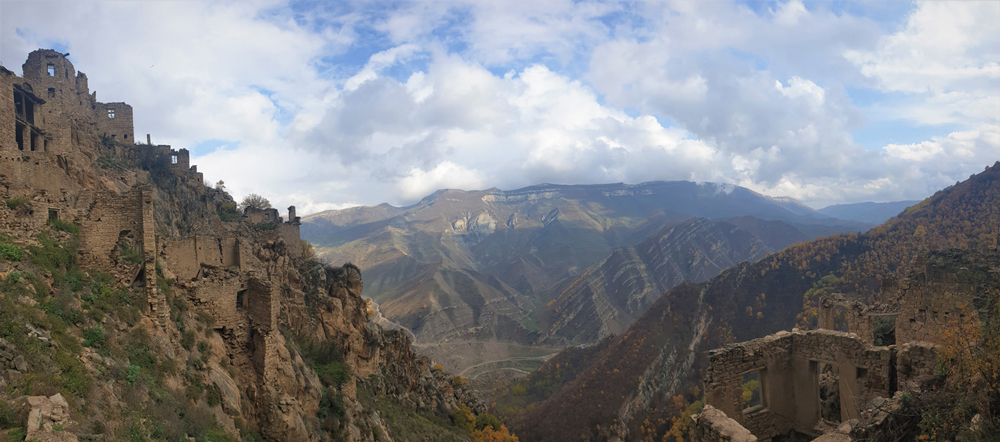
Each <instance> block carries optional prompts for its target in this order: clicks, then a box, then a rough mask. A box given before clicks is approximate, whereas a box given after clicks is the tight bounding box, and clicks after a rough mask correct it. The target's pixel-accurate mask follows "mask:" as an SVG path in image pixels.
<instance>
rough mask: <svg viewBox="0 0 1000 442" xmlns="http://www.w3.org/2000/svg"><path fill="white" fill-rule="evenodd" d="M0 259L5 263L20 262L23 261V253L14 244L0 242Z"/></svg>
mask: <svg viewBox="0 0 1000 442" xmlns="http://www.w3.org/2000/svg"><path fill="white" fill-rule="evenodd" d="M0 258H3V259H5V260H7V261H20V260H22V259H24V251H23V250H21V248H20V247H18V246H16V245H14V244H9V243H2V242H0Z"/></svg>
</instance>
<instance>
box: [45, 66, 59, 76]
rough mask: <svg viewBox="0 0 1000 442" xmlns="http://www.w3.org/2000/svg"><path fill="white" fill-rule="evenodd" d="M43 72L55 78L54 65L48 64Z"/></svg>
mask: <svg viewBox="0 0 1000 442" xmlns="http://www.w3.org/2000/svg"><path fill="white" fill-rule="evenodd" d="M45 71H46V72H48V73H49V76H50V77H55V75H56V65H54V64H52V63H49V64H48V66H46V67H45Z"/></svg>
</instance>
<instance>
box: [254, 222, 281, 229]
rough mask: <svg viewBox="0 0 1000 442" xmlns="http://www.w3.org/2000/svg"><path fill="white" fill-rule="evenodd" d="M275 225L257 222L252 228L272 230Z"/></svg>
mask: <svg viewBox="0 0 1000 442" xmlns="http://www.w3.org/2000/svg"><path fill="white" fill-rule="evenodd" d="M277 227H278V226H276V225H274V224H273V223H259V224H254V225H253V228H255V229H257V230H274V229H276V228H277Z"/></svg>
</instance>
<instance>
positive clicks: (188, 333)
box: [181, 329, 195, 350]
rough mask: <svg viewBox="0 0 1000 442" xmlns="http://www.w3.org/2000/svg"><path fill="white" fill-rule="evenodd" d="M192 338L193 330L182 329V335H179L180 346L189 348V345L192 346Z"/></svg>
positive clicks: (193, 336) (193, 337)
mask: <svg viewBox="0 0 1000 442" xmlns="http://www.w3.org/2000/svg"><path fill="white" fill-rule="evenodd" d="M194 339H195V335H194V330H191V329H188V330H184V335H183V336H181V347H184V349H185V350H191V347H194Z"/></svg>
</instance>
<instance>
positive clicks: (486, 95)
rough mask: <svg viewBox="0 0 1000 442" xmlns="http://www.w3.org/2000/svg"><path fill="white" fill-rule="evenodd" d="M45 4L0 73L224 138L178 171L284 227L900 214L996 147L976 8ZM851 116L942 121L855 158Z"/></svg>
mask: <svg viewBox="0 0 1000 442" xmlns="http://www.w3.org/2000/svg"><path fill="white" fill-rule="evenodd" d="M46 4H47V3H42V2H34V3H31V2H26V3H21V2H2V3H0V8H2V12H3V14H0V25H2V26H0V29H2V31H0V60H3V61H4V63H5V65H6V66H7V67H8V68H10V69H14V70H18V69H16V67H17V66H19V65H20V62H21V61H22V60H23V59H24V56H25V55H26V54H27V52H29V51H30V50H33V49H35V48H36V47H51V46H53V45H65V46H66V47H68V50H69V51H70V52H71V54H72V55H71V60H72V61H73V62H74V64H75V65H76V66H77V68H78V69H80V70H82V71H84V72H86V73H87V74H88V75H89V78H90V86H91V89H92V90H96V91H97V92H98V98H99V99H100V100H102V101H126V102H129V103H131V104H132V105H133V106H134V107H135V110H136V114H135V115H136V132H137V133H151V134H153V139H154V141H156V142H159V143H168V144H173V145H175V147H187V148H191V147H193V146H196V145H198V144H199V143H202V142H205V141H207V140H223V143H224V144H226V147H224V148H219V149H217V150H216V151H214V152H196V155H195V157H194V158H193V160H194V162H195V163H196V164H198V165H199V170H201V171H203V172H205V174H206V176H207V177H209V178H210V179H211V180H213V181H214V180H218V179H224V180H225V181H226V183H227V184H228V186H229V188H230V189H231V190H232V191H233V193H234V194H235V195H237V196H242V195H245V194H247V193H251V192H253V193H259V194H262V195H264V196H266V197H268V198H270V199H271V200H272V202H273V203H275V204H276V205H277V206H278V207H284V206H285V205H288V204H295V205H296V206H298V207H299V211H300V213H303V214H306V213H309V212H311V211H315V210H323V209H326V208H338V207H345V206H349V205H354V204H378V203H381V202H384V201H387V202H390V203H394V204H405V203H409V202H412V201H414V200H416V199H419V198H420V197H422V196H425V195H426V194H428V193H430V192H432V191H434V190H436V189H437V188H438V187H456V188H485V187H494V186H495V187H501V188H508V189H509V188H516V187H520V186H526V185H531V184H537V183H539V182H561V183H604V182H617V181H625V182H632V183H635V182H641V181H649V180H673V179H687V180H695V181H722V182H729V183H736V184H740V185H744V186H747V187H750V188H752V189H754V190H757V191H760V192H763V193H767V194H771V195H776V196H777V195H790V196H793V197H796V198H800V199H803V200H805V201H807V202H809V203H811V204H813V205H817V206H819V205H825V204H828V203H836V202H845V201H848V202H849V201H859V200H882V201H885V200H898V199H903V198H921V197H923V196H926V195H929V194H930V193H932V192H933V190H935V189H937V188H940V187H943V186H945V185H948V184H951V183H953V182H954V181H956V180H959V179H963V178H965V177H967V176H968V174H970V173H973V172H976V171H978V170H981V169H979V168H980V167H983V166H984V165H986V164H987V163H991V162H992V161H995V160H996V158H997V153H998V152H1000V129H998V128H1000V121H998V118H1000V82H998V79H1000V68H998V65H997V60H1000V53H998V51H1000V28H998V27H997V26H996V25H995V23H997V22H998V21H1000V3H996V2H928V3H919V4H916V5H914V6H913V7H912V11H910V12H909V13H908V14H906V15H905V16H902V17H899V18H898V19H897V20H895V21H888V22H886V21H882V22H878V21H877V20H876V19H875V18H871V17H866V16H864V14H865V11H867V10H868V9H866V8H869V7H871V6H870V5H867V4H856V5H852V6H853V7H852V8H851V9H852V10H853V11H854V13H846V12H842V11H832V10H830V9H831V8H834V7H836V5H835V4H826V3H814V2H810V3H803V2H801V1H799V0H790V1H784V2H777V3H775V4H773V5H751V6H755V8H756V9H751V8H750V7H749V6H747V5H745V4H742V3H737V2H733V3H730V2H728V1H718V2H655V1H648V2H646V1H640V2H589V1H584V2H577V1H570V0H555V1H547V2H536V1H504V2H476V1H455V2H436V1H429V2H404V3H401V4H393V5H387V4H384V3H378V2H376V3H370V2H346V3H335V2H330V3H325V2H320V3H295V4H288V3H286V2H284V1H280V0H267V1H254V2H189V1H177V2H173V1H161V2H128V1H125V2H87V1H82V2H75V3H66V4H60V5H61V7H60V8H57V9H53V8H46V7H45V5H46ZM883 12H884V11H879V13H878V14H872V17H879V16H881V15H880V14H883ZM858 14H860V15H858ZM886 29H888V30H891V31H889V32H886V31H884V30H886ZM123 36H127V38H123ZM13 61H16V63H14V62H13ZM858 91H861V95H863V96H865V95H866V94H867V95H870V96H873V97H875V98H874V99H873V100H874V102H872V103H865V104H863V105H859V104H856V103H855V102H854V101H853V100H854V99H856V96H857V94H858ZM872 91H876V92H874V93H873V92H872ZM866 121H867V124H869V125H872V124H882V123H884V122H899V121H907V122H915V123H916V124H917V125H918V126H922V127H926V126H925V125H939V124H948V125H949V126H948V127H947V128H946V129H941V132H940V133H936V134H934V136H928V137H927V138H928V139H926V140H912V138H910V137H903V139H905V140H907V142H905V143H903V142H901V143H896V144H891V145H888V146H885V147H884V149H880V150H866V149H865V148H863V147H862V146H860V145H858V144H856V143H855V142H854V140H853V139H852V131H854V130H855V129H857V128H859V127H861V126H862V125H863V124H866Z"/></svg>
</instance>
